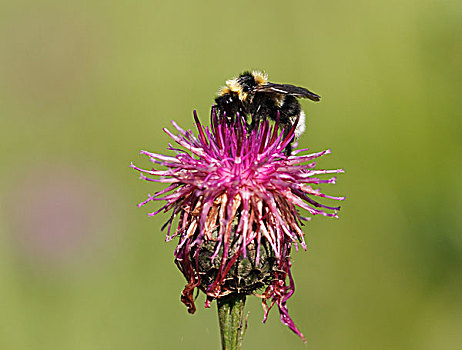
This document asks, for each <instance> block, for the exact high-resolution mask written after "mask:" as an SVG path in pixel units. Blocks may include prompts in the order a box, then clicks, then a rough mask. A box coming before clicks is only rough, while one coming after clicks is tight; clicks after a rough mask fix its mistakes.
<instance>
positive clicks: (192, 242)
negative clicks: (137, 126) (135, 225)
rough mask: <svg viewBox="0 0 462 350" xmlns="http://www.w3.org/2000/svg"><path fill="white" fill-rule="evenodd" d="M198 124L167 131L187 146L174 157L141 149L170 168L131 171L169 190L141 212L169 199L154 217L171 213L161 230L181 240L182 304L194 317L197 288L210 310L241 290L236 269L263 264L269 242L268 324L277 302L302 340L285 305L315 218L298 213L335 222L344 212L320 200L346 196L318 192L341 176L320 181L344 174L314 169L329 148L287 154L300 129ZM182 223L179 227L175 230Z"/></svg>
mask: <svg viewBox="0 0 462 350" xmlns="http://www.w3.org/2000/svg"><path fill="white" fill-rule="evenodd" d="M194 118H195V121H196V127H197V130H198V134H197V136H195V135H194V134H193V133H192V132H191V131H185V130H183V129H181V128H180V127H179V126H178V125H177V124H176V123H175V122H172V124H173V126H174V127H175V129H176V130H177V133H176V134H174V133H172V132H170V131H169V130H167V129H164V131H165V132H166V133H167V134H168V135H169V136H170V137H171V138H172V139H173V140H174V141H175V142H176V143H177V144H178V145H180V146H181V147H182V149H177V148H174V147H173V146H172V145H170V147H169V149H170V150H171V151H174V152H175V153H176V155H175V156H165V155H161V154H156V153H151V152H147V151H141V154H144V155H147V156H148V157H149V158H150V160H151V161H152V162H153V163H155V164H158V165H161V166H163V167H165V169H164V170H156V169H151V170H148V169H141V168H138V167H136V166H135V165H133V164H132V165H131V166H132V167H133V168H134V169H136V170H138V171H139V172H140V173H141V178H142V179H144V180H147V181H157V182H163V183H165V184H167V185H168V186H167V187H166V188H165V189H164V190H162V191H159V192H157V193H155V194H154V195H152V196H151V195H149V196H148V198H147V199H146V200H145V201H144V202H142V203H140V204H139V206H142V205H144V204H146V203H148V202H151V201H165V204H164V205H163V206H162V207H161V208H160V209H158V210H157V211H155V212H153V213H150V214H149V215H150V216H153V215H155V214H157V213H159V212H162V211H163V212H170V218H169V220H168V221H167V222H166V224H165V225H164V227H163V229H164V228H166V227H167V237H166V240H167V241H170V240H172V239H173V238H174V237H178V245H177V247H176V250H175V258H176V259H175V261H176V264H177V265H178V267H179V269H180V270H181V272H182V273H183V274H184V276H185V277H186V279H187V281H188V284H187V285H186V287H185V289H184V290H183V293H182V301H183V302H184V303H185V304H186V305H187V307H188V310H189V312H191V313H194V311H195V305H194V300H193V291H194V289H195V288H196V287H199V288H201V289H202V290H203V291H204V292H205V293H206V295H207V300H206V306H207V307H208V306H209V305H210V302H211V301H212V300H214V299H217V298H221V297H223V296H225V295H228V294H230V293H233V292H236V290H235V289H233V287H231V286H230V284H227V278H228V274H229V273H230V270H231V269H233V267H235V266H236V264H237V263H239V261H240V260H241V259H243V258H247V256H248V255H252V259H253V263H254V264H255V266H259V263H260V261H259V260H260V259H262V257H261V256H260V255H261V254H262V253H261V252H262V251H263V249H262V245H263V244H266V245H267V246H269V247H270V250H271V252H270V255H272V256H273V257H274V259H275V260H276V266H275V268H274V269H272V270H271V279H270V280H269V281H266V283H265V286H266V287H267V288H266V290H265V291H264V293H263V294H262V295H260V297H261V298H262V299H263V306H264V310H265V316H264V321H265V320H266V318H267V316H268V312H269V310H270V309H271V307H272V306H273V305H274V304H277V305H278V307H279V311H280V314H281V321H282V323H284V324H285V325H287V326H288V327H289V328H290V329H291V330H292V331H294V332H295V333H296V334H298V335H299V336H300V337H302V338H303V335H302V334H301V333H300V331H299V330H298V329H297V328H296V326H295V324H294V322H293V321H292V319H291V318H290V316H289V314H288V310H287V300H288V299H289V298H290V297H291V296H292V294H293V293H294V290H295V284H294V281H293V278H292V275H291V260H290V250H291V247H292V245H295V246H297V244H300V245H301V246H302V247H303V248H304V249H306V244H305V239H304V234H303V231H302V230H301V228H300V226H301V225H303V223H302V222H303V221H306V220H309V217H304V216H302V215H301V214H300V212H299V210H300V209H303V210H304V211H306V212H307V213H308V214H309V216H312V215H317V214H320V215H323V216H329V217H337V211H338V210H339V209H340V208H339V207H328V206H325V205H322V204H320V203H319V202H318V201H317V200H316V199H315V198H316V197H321V198H329V199H334V200H343V199H344V198H343V197H332V196H328V195H325V194H323V193H321V192H320V190H319V189H315V188H314V187H313V186H316V185H319V184H323V183H335V177H332V178H330V179H321V178H318V175H325V174H335V173H341V172H343V170H342V169H338V170H316V169H315V165H316V164H315V162H314V160H315V159H316V158H318V157H320V156H322V155H325V154H328V153H330V150H326V151H322V152H318V153H312V154H305V155H299V154H300V153H303V151H306V150H299V151H295V152H293V153H292V154H291V155H289V156H287V155H285V151H284V150H285V148H286V146H287V145H288V143H289V142H291V140H292V138H293V135H294V129H295V128H292V130H290V132H289V133H288V135H287V136H286V137H285V138H284V137H283V135H284V133H283V132H280V131H279V123H278V122H276V123H275V124H274V125H273V126H271V125H270V123H269V121H267V120H265V121H262V122H260V123H259V124H258V125H257V126H256V127H255V128H253V129H252V130H251V131H248V130H247V128H246V123H245V120H243V119H242V118H239V117H237V118H234V120H231V121H230V120H228V119H224V118H220V119H219V118H218V117H216V116H215V115H213V116H212V125H211V126H210V127H203V126H202V125H201V124H200V122H199V119H198V118H197V115H196V113H195V112H194ZM295 124H296V123H295ZM176 217H178V224H177V226H176V230H174V231H173V232H172V229H171V228H172V224H173V222H174V219H175V218H176ZM210 243H212V244H213V245H212V247H213V251H212V253H211V254H209V255H208V256H207V258H208V259H210V260H211V261H212V262H213V261H215V260H216V259H217V260H216V261H217V263H216V266H217V269H216V270H217V271H215V274H214V275H213V278H212V279H211V280H210V281H209V282H206V283H204V281H203V280H204V272H203V271H201V266H200V265H201V264H202V263H201V257H200V255H201V252H203V251H204V247H205V246H210ZM249 250H251V252H250V253H249ZM287 281H288V284H287ZM260 287H262V286H260ZM250 291H251V290H244V292H247V293H250ZM238 292H240V293H242V291H240V290H238ZM252 292H253V291H252ZM268 302H269V303H270V304H269V306H268V304H267V303H268ZM303 339H304V338H303Z"/></svg>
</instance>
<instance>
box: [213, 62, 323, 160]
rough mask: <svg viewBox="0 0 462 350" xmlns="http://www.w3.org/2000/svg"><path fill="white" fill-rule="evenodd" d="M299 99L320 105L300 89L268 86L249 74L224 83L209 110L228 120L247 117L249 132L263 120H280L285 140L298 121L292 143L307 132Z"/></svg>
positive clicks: (265, 78)
mask: <svg viewBox="0 0 462 350" xmlns="http://www.w3.org/2000/svg"><path fill="white" fill-rule="evenodd" d="M298 98H308V99H310V100H312V101H319V100H320V98H321V97H320V96H318V95H316V94H315V93H313V92H311V91H309V90H307V89H305V88H302V87H298V86H294V85H289V84H275V83H271V82H269V81H268V75H267V74H266V73H264V72H260V71H252V72H244V73H242V74H240V75H239V76H238V77H237V78H234V79H231V80H228V81H226V86H224V87H223V88H221V90H220V91H219V92H218V97H217V98H216V99H215V105H214V106H213V107H212V108H213V110H214V111H215V113H216V114H217V116H218V117H223V116H226V117H227V118H228V120H232V119H233V118H234V117H235V116H236V115H237V114H239V115H240V116H245V117H250V118H251V120H250V124H248V129H249V130H252V129H253V128H254V127H255V125H257V123H258V122H259V121H260V120H264V119H265V118H269V119H272V120H274V121H276V120H278V119H279V125H280V126H281V128H284V136H287V135H288V134H289V132H290V130H291V128H292V126H293V124H294V123H295V121H296V120H297V118H298V124H297V125H296V127H295V132H294V135H295V137H294V139H295V140H297V139H298V138H299V137H300V135H301V134H302V133H303V132H304V131H305V128H306V127H305V113H304V112H303V111H302V108H301V107H300V103H299V102H298V100H297V99H298ZM213 110H212V111H213ZM291 150H292V149H291V145H290V144H289V145H288V146H287V148H286V154H290V153H291Z"/></svg>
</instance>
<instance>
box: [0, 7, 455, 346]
mask: <svg viewBox="0 0 462 350" xmlns="http://www.w3.org/2000/svg"><path fill="white" fill-rule="evenodd" d="M1 8H2V10H1V11H0V118H1V127H0V156H1V169H2V170H1V173H0V180H1V181H0V199H1V211H0V232H1V235H0V305H1V310H2V311H1V316H0V348H1V349H67V350H72V349H111V350H112V349H218V348H219V335H218V327H217V316H216V309H215V305H214V306H213V307H212V309H211V310H208V309H204V308H203V301H204V299H203V296H201V297H199V300H198V302H197V304H198V311H197V312H196V314H195V315H194V316H190V315H189V314H188V313H187V311H186V308H185V307H184V306H183V305H182V304H181V303H180V300H179V297H180V292H181V290H182V288H183V286H184V284H185V281H184V278H183V277H182V275H181V274H180V273H179V271H178V270H177V268H176V266H175V265H174V264H173V250H174V247H175V244H174V242H171V243H169V244H167V243H165V242H164V233H161V232H160V226H161V224H162V223H163V222H164V221H165V219H166V217H165V216H158V217H155V218H148V217H147V216H146V213H147V212H148V211H152V210H154V209H155V205H151V206H149V207H143V208H142V209H138V208H137V207H136V204H137V203H138V202H140V201H142V200H144V199H145V198H146V195H147V193H148V192H150V193H153V192H154V191H156V190H158V189H160V188H161V187H158V186H156V185H152V184H149V183H145V182H142V181H141V180H139V179H138V174H137V173H136V172H134V171H133V170H132V169H130V168H129V164H130V161H132V160H134V161H135V162H136V163H137V164H138V165H140V166H147V165H148V162H147V160H146V159H144V158H141V157H140V156H139V155H138V152H139V150H140V149H147V150H151V151H155V152H163V151H165V148H166V147H167V142H169V138H168V137H167V135H165V134H164V133H163V131H162V128H163V127H169V126H170V120H172V119H174V120H176V121H177V122H178V123H179V124H180V125H181V126H182V127H184V128H192V127H193V123H192V110H193V109H197V110H198V113H199V116H200V117H201V118H202V120H203V121H207V120H208V113H209V108H210V105H211V103H212V100H213V97H214V94H215V92H216V91H217V89H218V88H219V87H220V86H221V85H222V84H223V83H224V81H225V80H226V79H228V78H230V77H232V76H233V75H236V74H238V73H239V72H241V71H243V70H245V69H249V68H250V69H255V68H257V69H264V70H266V71H268V72H269V74H270V79H271V81H274V82H284V83H292V84H297V85H301V86H305V87H307V88H309V89H311V90H313V91H315V92H317V93H319V94H320V95H321V96H322V97H323V99H322V101H321V103H318V104H314V103H311V102H309V101H308V102H307V101H303V107H304V109H305V110H306V111H307V114H308V130H307V133H306V134H305V135H304V136H303V137H302V139H301V145H300V146H302V147H310V148H311V149H312V150H313V151H320V150H323V149H326V148H332V151H333V153H332V154H331V155H329V156H326V157H324V158H323V159H320V161H319V162H318V165H319V166H320V167H321V168H337V167H343V168H345V170H346V173H345V174H343V175H340V176H339V177H338V184H337V185H335V186H326V187H324V190H325V192H327V193H329V194H332V195H346V196H347V200H346V201H345V203H343V207H342V211H341V213H340V220H334V219H328V218H323V217H316V218H314V220H313V221H312V222H311V223H310V224H309V225H308V226H307V227H305V232H306V234H307V240H308V243H309V249H308V252H307V253H306V252H303V251H300V252H298V253H295V254H294V267H293V272H294V276H295V281H296V292H295V295H294V296H293V297H292V299H291V300H290V301H289V310H290V311H291V315H292V316H293V318H294V320H295V322H296V324H297V325H298V326H299V328H300V329H301V330H302V332H303V333H304V334H305V336H306V338H307V340H308V344H307V345H306V346H305V345H304V344H303V343H302V342H301V340H300V339H298V338H297V336H295V335H294V334H292V333H291V332H290V331H289V329H288V328H287V327H285V326H283V325H282V324H281V323H280V321H279V314H278V311H277V309H275V310H273V311H272V312H271V314H270V318H269V320H268V323H267V324H266V325H263V324H261V320H262V316H263V312H262V310H261V307H260V302H259V300H257V298H250V299H249V301H248V306H247V309H248V310H249V311H250V316H249V328H248V330H247V334H246V337H245V339H244V349H256V348H263V349H280V348H282V347H283V346H284V347H285V348H287V349H307V348H308V349H323V350H324V349H354V350H356V349H419V350H420V349H423V350H426V349H428V350H430V349H461V348H462V332H461V329H462V269H461V268H462V255H461V252H462V237H461V232H462V220H461V214H460V213H461V211H462V185H461V183H462V182H461V181H460V180H461V170H462V168H461V162H460V158H461V156H460V154H461V151H462V129H461V122H460V117H461V113H460V110H461V104H460V95H461V93H462V3H461V2H460V1H456V0H454V1H443V0H441V1H436V0H409V1H398V0H391V1H386V2H385V1H382V2H377V1H359V0H353V1H284V2H279V1H268V0H267V1H255V2H245V1H234V2H213V3H212V2H192V1H191V2H189V1H177V2H165V1H162V2H161V1H145V0H141V1H136V2H130V1H120V0H116V1H99V2H95V1H71V2H61V1H38V2H32V1H28V2H26V1H16V2H2V6H1ZM326 204H328V203H326Z"/></svg>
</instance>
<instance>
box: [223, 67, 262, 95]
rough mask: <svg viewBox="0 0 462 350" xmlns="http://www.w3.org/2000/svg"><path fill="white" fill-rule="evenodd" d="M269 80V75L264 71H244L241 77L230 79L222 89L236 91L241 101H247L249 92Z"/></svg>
mask: <svg viewBox="0 0 462 350" xmlns="http://www.w3.org/2000/svg"><path fill="white" fill-rule="evenodd" d="M267 81H268V75H267V74H266V73H264V72H259V71H252V72H244V73H242V74H241V75H239V77H237V78H234V79H231V80H228V81H227V82H226V87H227V88H225V89H223V90H222V91H225V92H233V93H236V94H238V96H239V99H240V100H241V101H246V100H247V98H248V96H249V94H252V93H253V92H254V90H255V87H257V86H259V85H263V84H266V83H267Z"/></svg>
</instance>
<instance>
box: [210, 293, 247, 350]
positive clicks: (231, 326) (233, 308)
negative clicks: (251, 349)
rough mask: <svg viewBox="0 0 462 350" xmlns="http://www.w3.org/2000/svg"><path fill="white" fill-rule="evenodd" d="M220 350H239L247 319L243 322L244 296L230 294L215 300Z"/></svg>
mask: <svg viewBox="0 0 462 350" xmlns="http://www.w3.org/2000/svg"><path fill="white" fill-rule="evenodd" d="M217 304H218V321H219V322H220V333H221V348H222V350H239V349H240V348H241V345H242V338H243V337H244V332H245V329H246V328H247V319H246V320H245V324H244V320H243V316H244V306H245V295H244V294H231V295H229V296H226V297H223V298H220V299H218V300H217Z"/></svg>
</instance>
